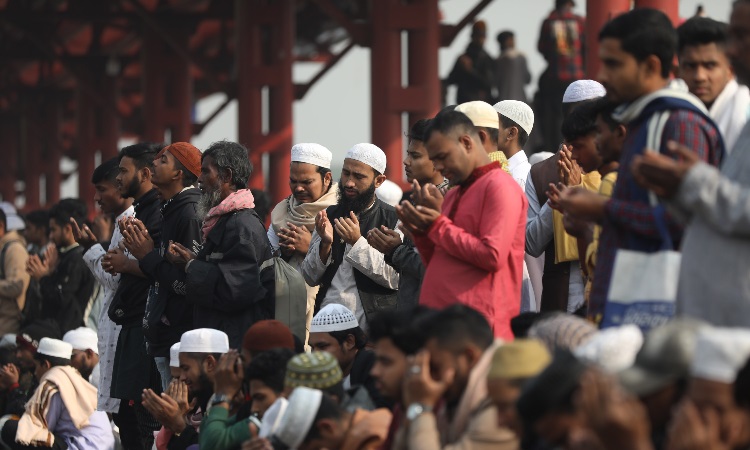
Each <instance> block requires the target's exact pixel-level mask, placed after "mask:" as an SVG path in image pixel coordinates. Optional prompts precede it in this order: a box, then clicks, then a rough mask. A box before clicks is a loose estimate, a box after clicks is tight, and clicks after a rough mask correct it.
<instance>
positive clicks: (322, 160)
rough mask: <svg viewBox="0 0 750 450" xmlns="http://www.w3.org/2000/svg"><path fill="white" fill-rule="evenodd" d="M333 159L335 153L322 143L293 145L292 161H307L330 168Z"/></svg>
mask: <svg viewBox="0 0 750 450" xmlns="http://www.w3.org/2000/svg"><path fill="white" fill-rule="evenodd" d="M332 159H333V153H331V151H330V150H328V149H327V148H325V147H323V146H322V145H320V144H314V143H309V144H297V145H295V146H293V147H292V162H301V163H307V164H312V165H314V166H318V167H325V168H326V169H330V168H331V160H332Z"/></svg>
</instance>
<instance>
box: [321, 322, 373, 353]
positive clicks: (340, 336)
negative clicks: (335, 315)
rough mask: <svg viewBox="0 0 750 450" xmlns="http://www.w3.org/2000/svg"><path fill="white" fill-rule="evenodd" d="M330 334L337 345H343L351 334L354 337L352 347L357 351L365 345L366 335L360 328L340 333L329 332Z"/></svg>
mask: <svg viewBox="0 0 750 450" xmlns="http://www.w3.org/2000/svg"><path fill="white" fill-rule="evenodd" d="M328 334H330V335H331V336H332V337H333V338H334V339H336V341H337V342H338V343H339V344H343V343H344V341H345V340H346V338H347V337H349V335H350V334H351V335H352V336H354V347H355V348H357V349H358V350H362V349H363V348H365V345H367V335H365V332H364V331H362V328H360V327H354V328H350V329H348V330H340V331H329V332H328Z"/></svg>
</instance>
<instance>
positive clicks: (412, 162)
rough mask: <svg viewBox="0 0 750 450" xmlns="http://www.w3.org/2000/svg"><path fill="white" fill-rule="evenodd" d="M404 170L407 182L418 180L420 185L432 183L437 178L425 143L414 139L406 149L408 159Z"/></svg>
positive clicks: (405, 160) (405, 161)
mask: <svg viewBox="0 0 750 450" xmlns="http://www.w3.org/2000/svg"><path fill="white" fill-rule="evenodd" d="M404 170H405V172H406V181H408V182H409V183H411V182H412V181H414V180H417V181H418V182H419V184H420V185H424V184H426V183H431V182H432V179H433V178H435V165H434V164H432V161H430V158H429V156H427V148H425V145H424V142H422V141H418V140H416V139H412V140H411V142H409V147H407V148H406V159H404Z"/></svg>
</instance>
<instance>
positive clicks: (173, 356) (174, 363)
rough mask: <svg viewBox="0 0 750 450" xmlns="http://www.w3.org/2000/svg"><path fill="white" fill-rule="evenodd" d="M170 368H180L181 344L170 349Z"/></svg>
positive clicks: (176, 344)
mask: <svg viewBox="0 0 750 450" xmlns="http://www.w3.org/2000/svg"><path fill="white" fill-rule="evenodd" d="M169 367H180V343H179V342H177V343H175V344H174V345H173V346H171V347H169Z"/></svg>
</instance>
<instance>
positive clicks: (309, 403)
mask: <svg viewBox="0 0 750 450" xmlns="http://www.w3.org/2000/svg"><path fill="white" fill-rule="evenodd" d="M322 401H323V393H322V392H320V391H318V390H316V389H308V388H304V387H299V388H297V389H295V390H294V392H292V395H290V396H289V406H287V408H286V410H285V411H284V416H283V418H282V419H281V424H280V425H279V428H278V429H277V430H276V431H275V432H274V434H273V435H274V438H276V439H277V440H279V441H281V442H282V443H283V444H284V445H285V446H286V448H288V449H296V448H298V447H299V446H300V445H302V443H303V442H304V440H305V437H306V436H307V435H308V433H310V429H311V428H312V427H313V424H314V422H315V416H317V415H318V410H319V409H320V404H321V402H322Z"/></svg>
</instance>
